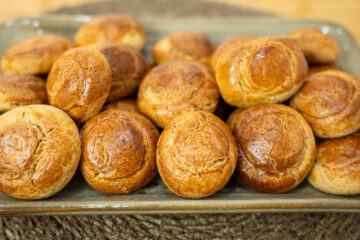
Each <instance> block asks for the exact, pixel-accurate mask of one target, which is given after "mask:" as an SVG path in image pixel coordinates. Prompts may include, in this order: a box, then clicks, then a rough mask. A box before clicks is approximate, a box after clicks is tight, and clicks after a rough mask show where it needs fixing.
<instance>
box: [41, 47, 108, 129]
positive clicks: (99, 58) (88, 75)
mask: <svg viewBox="0 0 360 240" xmlns="http://www.w3.org/2000/svg"><path fill="white" fill-rule="evenodd" d="M110 87H111V69H110V65H109V63H108V62H107V60H106V58H105V57H104V56H103V55H102V54H101V52H100V51H98V50H96V49H93V48H87V47H79V48H74V49H71V50H69V51H67V52H66V53H64V54H63V55H62V56H61V57H60V58H59V60H58V61H57V62H56V63H55V65H54V67H53V68H52V69H51V72H50V74H49V76H48V79H47V82H46V89H47V94H48V97H49V103H50V104H51V105H54V106H56V107H58V108H61V109H63V110H64V111H65V112H66V113H68V114H69V115H70V117H72V118H73V119H74V120H75V121H77V122H78V123H84V122H86V121H87V120H89V119H90V118H92V117H94V116H95V115H96V114H97V113H98V112H100V110H101V108H102V106H103V105H104V103H105V101H106V99H107V97H108V95H109V90H110Z"/></svg>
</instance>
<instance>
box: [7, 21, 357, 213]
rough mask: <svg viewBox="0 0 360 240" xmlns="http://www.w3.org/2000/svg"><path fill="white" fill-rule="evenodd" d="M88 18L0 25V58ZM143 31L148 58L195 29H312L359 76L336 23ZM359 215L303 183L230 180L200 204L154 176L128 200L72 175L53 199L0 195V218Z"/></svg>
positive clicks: (228, 33)
mask: <svg viewBox="0 0 360 240" xmlns="http://www.w3.org/2000/svg"><path fill="white" fill-rule="evenodd" d="M89 20H90V17H88V16H63V15H47V16H43V17H37V18H23V19H17V20H12V21H8V22H5V23H4V24H3V25H1V26H0V55H2V54H3V52H4V51H5V49H6V48H8V47H9V46H10V45H12V44H14V43H15V42H17V41H19V40H22V39H24V38H27V37H30V36H34V35H37V34H43V33H55V34H58V35H62V36H65V37H68V38H70V39H72V38H73V36H74V33H75V32H76V30H77V28H78V27H80V26H81V25H82V24H84V22H86V21H89ZM140 22H142V24H143V25H144V27H145V29H146V32H147V45H146V47H145V49H144V54H145V56H146V57H147V58H148V59H151V48H152V46H153V45H154V43H155V42H156V41H157V40H158V39H160V38H161V37H164V36H166V35H168V34H169V33H171V32H174V31H182V30H197V31H201V32H203V33H205V34H207V35H208V36H209V37H210V38H211V40H212V41H213V42H215V43H220V42H222V41H224V40H226V39H228V38H230V37H233V36H238V35H253V36H269V35H284V34H287V33H289V32H290V31H292V30H295V29H298V28H302V27H307V26H311V27H317V28H320V29H322V31H323V32H326V33H329V34H331V35H332V36H333V37H334V38H335V39H336V40H337V41H338V43H339V44H340V46H341V56H340V58H339V60H338V62H337V63H336V64H337V65H338V66H339V67H341V68H342V69H344V70H345V71H347V72H350V73H352V74H354V75H356V76H357V77H360V67H359V66H360V65H359V63H360V50H359V48H358V46H357V45H356V42H355V41H354V39H353V38H352V37H351V35H350V34H349V33H348V32H347V31H346V30H345V29H344V28H342V27H340V26H337V25H335V24H331V23H327V22H321V21H311V20H287V19H278V18H256V19H254V18H236V19H226V20H225V19H210V20H205V19H155V18H152V19H140ZM304 211H307V212H320V211H331V212H360V196H352V197H342V196H332V195H328V194H325V193H321V192H319V191H317V190H315V189H313V188H312V187H311V186H310V185H309V184H308V183H307V182H306V181H304V182H303V183H302V184H301V185H300V186H298V187H297V188H296V189H294V190H293V191H290V192H288V193H282V194H268V193H261V192H257V191H255V190H252V189H250V188H248V187H246V186H243V185H242V184H241V183H238V182H236V181H235V180H232V181H230V183H229V184H228V185H227V186H226V187H225V188H224V189H223V190H221V191H220V192H218V193H216V194H215V195H213V196H211V197H209V198H206V199H199V200H189V199H183V198H180V197H178V196H176V195H174V194H172V193H171V192H170V191H169V190H167V189H166V187H165V186H164V184H163V183H162V181H161V179H160V178H159V177H156V178H155V179H154V180H153V181H152V182H151V183H150V184H149V185H147V186H146V187H144V188H143V189H141V190H139V191H136V192H134V193H131V194H129V195H107V194H103V193H100V192H98V191H96V190H94V189H92V188H91V187H90V186H89V185H88V184H87V183H86V182H85V181H84V179H83V178H82V176H80V175H77V176H75V177H74V179H73V180H72V181H71V182H70V183H69V184H68V186H67V187H65V189H63V190H62V191H61V192H59V193H58V194H56V195H55V196H53V197H50V198H48V199H44V200H38V201H23V200H16V199H13V198H11V197H8V196H6V195H5V194H2V193H0V214H5V215H12V214H25V215H30V214H36V215H50V214H52V215H53V214H67V215H68V214H114V213H116V214H130V213H131V214H134V213H136V214H139V213H146V214H149V213H210V212H213V213H225V212H226V213H235V212H304Z"/></svg>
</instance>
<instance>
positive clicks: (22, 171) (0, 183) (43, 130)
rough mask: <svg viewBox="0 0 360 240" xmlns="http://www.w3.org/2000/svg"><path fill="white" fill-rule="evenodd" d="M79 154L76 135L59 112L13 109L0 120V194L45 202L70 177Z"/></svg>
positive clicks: (47, 108) (33, 107) (44, 108)
mask: <svg viewBox="0 0 360 240" xmlns="http://www.w3.org/2000/svg"><path fill="white" fill-rule="evenodd" d="M80 151H81V147H80V137H79V131H78V129H77V127H76V125H75V123H74V122H73V121H72V120H71V118H70V117H69V116H68V115H67V114H66V113H64V112H63V111H61V110H60V109H58V108H55V107H52V106H49V105H28V106H22V107H17V108H15V109H12V110H10V111H8V112H6V113H4V114H2V115H1V116H0V152H1V161H0V190H1V191H3V192H4V193H6V194H8V195H10V196H12V197H14V198H20V199H41V198H47V197H49V196H51V195H53V194H55V193H57V192H59V191H60V190H61V189H62V188H63V187H65V185H66V184H67V183H68V182H69V181H70V179H71V178H72V177H73V175H74V173H75V171H76V169H77V166H78V164H79V161H80Z"/></svg>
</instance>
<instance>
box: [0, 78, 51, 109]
mask: <svg viewBox="0 0 360 240" xmlns="http://www.w3.org/2000/svg"><path fill="white" fill-rule="evenodd" d="M46 102H47V95H46V87H45V82H44V81H43V80H42V79H41V78H39V77H35V76H31V75H0V112H6V111H8V110H10V109H13V108H16V107H18V106H23V105H30V104H41V103H46Z"/></svg>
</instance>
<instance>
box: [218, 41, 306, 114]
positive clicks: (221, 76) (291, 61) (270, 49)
mask: <svg viewBox="0 0 360 240" xmlns="http://www.w3.org/2000/svg"><path fill="white" fill-rule="evenodd" d="M307 71H308V66H307V62H306V61H305V58H304V55H303V54H302V53H301V52H300V50H299V49H298V48H297V46H296V45H294V44H293V43H292V42H290V41H289V40H287V39H286V38H281V37H266V38H259V39H255V40H252V41H249V42H246V43H244V44H242V45H241V46H238V47H237V48H233V49H232V50H229V51H226V52H225V53H223V54H222V55H221V56H220V58H219V59H218V61H217V65H216V81H217V84H218V87H219V90H220V93H221V96H222V97H223V98H224V100H225V101H226V102H227V103H228V104H230V105H232V106H237V107H250V106H253V105H256V104H261V103H277V102H283V101H285V100H287V99H288V98H289V97H291V96H292V95H293V94H294V93H295V92H296V91H297V90H298V89H299V88H300V87H301V85H302V84H303V82H304V80H305V77H306V74H307Z"/></svg>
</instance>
